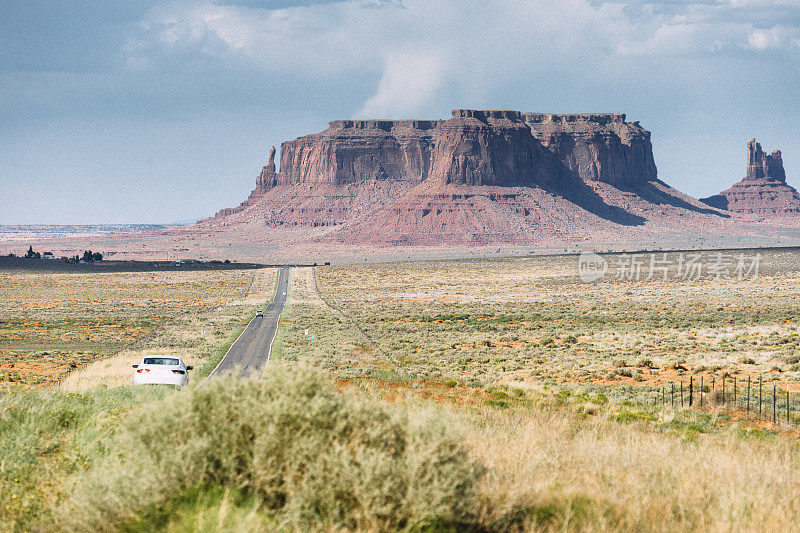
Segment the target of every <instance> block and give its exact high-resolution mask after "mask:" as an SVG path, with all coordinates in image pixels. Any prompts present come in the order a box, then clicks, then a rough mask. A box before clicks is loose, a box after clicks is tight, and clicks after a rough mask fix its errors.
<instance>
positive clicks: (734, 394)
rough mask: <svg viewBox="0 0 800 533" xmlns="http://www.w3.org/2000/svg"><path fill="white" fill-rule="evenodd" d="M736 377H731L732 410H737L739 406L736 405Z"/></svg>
mask: <svg viewBox="0 0 800 533" xmlns="http://www.w3.org/2000/svg"><path fill="white" fill-rule="evenodd" d="M736 381H737V379H736V376H733V408H734V409H738V408H739V406H738V405H736Z"/></svg>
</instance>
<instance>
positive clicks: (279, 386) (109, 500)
mask: <svg viewBox="0 0 800 533" xmlns="http://www.w3.org/2000/svg"><path fill="white" fill-rule="evenodd" d="M446 427H447V424H445V423H443V422H442V421H441V420H436V419H435V418H433V417H432V416H429V415H425V416H415V417H414V418H411V417H409V416H408V414H406V413H404V412H402V410H401V409H399V408H394V407H389V406H383V405H376V404H375V402H370V401H369V400H366V399H363V397H362V398H359V397H356V396H354V395H351V394H349V393H344V394H339V393H337V392H335V391H334V389H333V388H332V387H331V386H330V384H329V383H328V382H327V381H325V380H324V379H323V378H322V377H320V375H319V374H316V373H314V372H311V371H308V370H298V369H293V370H292V372H291V373H290V372H289V371H288V370H281V369H279V368H277V367H276V368H273V369H271V370H270V372H269V373H268V374H267V376H266V377H265V379H264V382H262V383H258V382H254V381H246V382H242V381H236V380H230V379H226V380H216V381H214V382H211V383H204V384H202V385H201V386H198V387H196V388H194V389H191V390H187V391H183V392H181V393H178V394H174V395H172V396H171V397H169V398H167V399H166V401H164V402H163V403H160V404H148V405H145V406H143V407H142V409H140V410H138V411H135V412H132V413H131V416H130V418H129V420H128V423H127V424H126V426H125V429H124V430H122V431H121V432H120V434H118V435H117V436H116V437H114V438H113V439H112V441H111V442H109V443H108V449H109V450H112V453H111V454H110V455H108V456H107V457H105V459H104V460H101V461H98V463H97V464H96V466H95V467H94V468H92V469H90V470H89V471H88V472H86V473H84V474H82V475H77V476H76V479H75V482H76V483H75V485H74V488H73V489H72V493H71V495H70V498H69V501H68V503H66V504H65V506H64V507H63V508H62V509H61V510H60V511H61V513H62V516H63V517H64V519H65V522H66V524H68V527H71V528H74V529H76V530H98V529H117V528H118V527H120V526H121V525H124V524H126V523H131V522H133V521H134V520H136V519H137V518H138V517H140V516H141V515H142V513H146V512H147V510H148V509H152V508H153V507H157V506H159V505H163V504H164V502H167V501H169V500H170V498H174V497H175V496H176V495H180V494H183V493H185V492H186V491H188V490H191V489H193V488H196V487H205V486H207V487H215V486H216V487H224V488H230V489H234V490H239V491H241V492H242V494H244V495H247V496H248V497H253V498H256V499H257V500H258V501H260V502H261V505H262V507H263V509H264V510H265V511H266V512H269V513H273V514H274V515H275V516H276V517H278V518H279V520H281V521H282V522H283V523H285V524H288V525H290V526H291V528H293V529H304V528H309V527H315V528H322V529H341V528H346V529H379V530H387V529H397V528H403V527H425V526H426V525H428V524H448V523H450V524H456V523H464V522H465V521H467V520H468V519H469V516H470V513H471V512H472V509H474V502H475V490H476V488H475V487H476V484H477V482H478V481H479V479H480V478H481V476H482V468H481V467H480V466H479V465H477V464H476V463H474V462H473V461H472V460H470V459H469V457H468V456H467V451H466V448H465V447H464V445H463V443H462V441H461V439H460V438H459V437H458V436H457V435H455V434H454V433H453V432H452V431H449V430H447V429H445V428H446Z"/></svg>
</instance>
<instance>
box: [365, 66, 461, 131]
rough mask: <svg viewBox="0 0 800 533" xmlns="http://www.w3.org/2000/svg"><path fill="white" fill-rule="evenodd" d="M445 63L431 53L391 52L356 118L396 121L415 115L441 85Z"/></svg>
mask: <svg viewBox="0 0 800 533" xmlns="http://www.w3.org/2000/svg"><path fill="white" fill-rule="evenodd" d="M444 66H445V59H444V57H443V56H442V54H440V53H437V52H434V51H415V52H392V53H390V54H389V55H388V56H387V57H386V58H385V67H384V70H383V76H382V77H381V80H380V82H379V83H378V87H377V90H376V91H375V94H374V95H372V96H371V97H370V98H369V99H368V100H367V101H366V102H365V103H364V106H363V107H362V108H361V109H360V110H359V111H358V112H357V113H356V116H357V117H360V118H364V117H396V116H403V114H404V113H413V112H417V111H419V108H420V107H421V106H422V105H423V104H425V103H427V102H428V101H429V100H430V99H431V97H432V96H433V95H434V94H435V93H436V91H437V90H438V89H439V88H440V87H441V85H442V76H443V69H444Z"/></svg>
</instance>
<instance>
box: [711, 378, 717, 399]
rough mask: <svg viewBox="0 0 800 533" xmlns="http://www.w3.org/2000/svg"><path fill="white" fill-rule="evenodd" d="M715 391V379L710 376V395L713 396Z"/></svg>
mask: <svg viewBox="0 0 800 533" xmlns="http://www.w3.org/2000/svg"><path fill="white" fill-rule="evenodd" d="M716 390H717V377H716V376H714V375H712V376H711V394H712V395H713V394H714V392H716Z"/></svg>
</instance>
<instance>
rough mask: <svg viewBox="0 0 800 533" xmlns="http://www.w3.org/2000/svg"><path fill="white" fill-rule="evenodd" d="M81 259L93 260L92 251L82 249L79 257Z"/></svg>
mask: <svg viewBox="0 0 800 533" xmlns="http://www.w3.org/2000/svg"><path fill="white" fill-rule="evenodd" d="M81 260H83V261H93V259H92V251H91V250H84V251H83V257H82V258H81Z"/></svg>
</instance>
